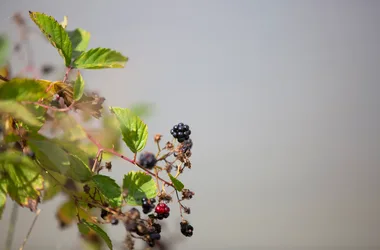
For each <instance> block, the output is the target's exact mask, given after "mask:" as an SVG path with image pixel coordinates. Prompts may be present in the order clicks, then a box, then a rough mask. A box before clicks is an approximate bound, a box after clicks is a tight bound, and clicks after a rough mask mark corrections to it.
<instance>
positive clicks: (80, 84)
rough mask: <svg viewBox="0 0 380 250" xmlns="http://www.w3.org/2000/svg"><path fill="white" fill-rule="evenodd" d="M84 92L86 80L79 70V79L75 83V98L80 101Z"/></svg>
mask: <svg viewBox="0 0 380 250" xmlns="http://www.w3.org/2000/svg"><path fill="white" fill-rule="evenodd" d="M83 92H84V80H83V77H82V75H81V74H80V72H79V71H78V74H77V79H76V80H75V83H74V100H75V101H79V99H80V98H81V97H82V95H83Z"/></svg>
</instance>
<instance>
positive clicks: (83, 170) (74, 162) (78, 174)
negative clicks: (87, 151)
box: [67, 155, 92, 182]
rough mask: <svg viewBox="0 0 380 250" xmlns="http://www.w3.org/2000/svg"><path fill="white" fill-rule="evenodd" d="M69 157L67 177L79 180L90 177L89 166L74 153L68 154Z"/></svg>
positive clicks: (82, 180) (85, 179)
mask: <svg viewBox="0 0 380 250" xmlns="http://www.w3.org/2000/svg"><path fill="white" fill-rule="evenodd" d="M68 156H69V159H70V171H69V172H68V173H67V177H69V178H71V179H73V180H76V181H79V182H86V181H89V180H90V179H91V177H92V172H91V170H90V168H89V167H88V166H87V164H86V163H84V162H83V161H82V160H81V159H80V158H79V157H78V156H76V155H68Z"/></svg>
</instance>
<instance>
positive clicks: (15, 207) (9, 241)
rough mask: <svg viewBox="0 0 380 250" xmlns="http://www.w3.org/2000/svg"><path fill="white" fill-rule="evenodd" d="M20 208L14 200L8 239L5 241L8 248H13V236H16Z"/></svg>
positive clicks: (9, 249) (7, 249)
mask: <svg viewBox="0 0 380 250" xmlns="http://www.w3.org/2000/svg"><path fill="white" fill-rule="evenodd" d="M18 209H19V205H18V204H17V203H16V202H14V203H13V207H12V213H11V220H10V222H9V227H8V235H7V241H6V243H5V249H6V250H11V249H12V243H13V236H14V232H15V226H16V222H17V215H18Z"/></svg>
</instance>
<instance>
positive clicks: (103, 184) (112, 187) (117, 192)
mask: <svg viewBox="0 0 380 250" xmlns="http://www.w3.org/2000/svg"><path fill="white" fill-rule="evenodd" d="M92 180H93V181H94V183H95V185H96V187H97V188H98V189H99V191H100V192H101V193H102V194H103V195H104V196H105V197H106V198H107V200H108V202H109V204H110V205H111V206H112V207H120V205H121V188H120V186H119V185H117V184H116V182H115V180H114V179H112V178H110V177H108V176H106V175H100V174H99V175H94V176H93V177H92Z"/></svg>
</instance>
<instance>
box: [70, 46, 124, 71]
mask: <svg viewBox="0 0 380 250" xmlns="http://www.w3.org/2000/svg"><path fill="white" fill-rule="evenodd" d="M127 60H128V58H127V57H125V56H123V55H122V54H121V53H119V52H117V51H115V50H111V49H107V48H95V49H90V50H89V51H86V52H83V53H82V54H80V55H79V56H78V57H77V58H76V59H75V60H74V62H73V66H74V67H75V68H77V69H105V68H124V66H125V63H126V62H127Z"/></svg>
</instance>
